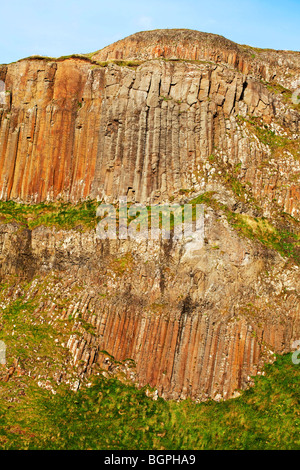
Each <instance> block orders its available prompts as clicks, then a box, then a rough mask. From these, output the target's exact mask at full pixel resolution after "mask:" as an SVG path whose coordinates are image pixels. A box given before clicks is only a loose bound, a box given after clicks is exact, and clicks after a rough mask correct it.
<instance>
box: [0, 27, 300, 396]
mask: <svg viewBox="0 0 300 470" xmlns="http://www.w3.org/2000/svg"><path fill="white" fill-rule="evenodd" d="M91 57H92V58H88V57H84V56H82V57H73V58H65V59H63V58H62V59H58V60H55V59H50V58H48V59H45V58H44V59H43V58H32V59H30V58H29V59H26V60H21V61H19V62H16V63H13V64H9V65H3V66H0V79H2V80H3V81H4V82H5V89H6V95H5V103H4V104H2V105H0V197H1V199H4V200H8V199H13V200H15V201H19V202H27V203H28V202H31V203H36V202H40V201H46V200H58V199H62V200H64V201H71V202H77V201H79V200H81V199H87V198H92V199H96V198H98V199H99V200H105V201H110V202H113V203H115V202H117V201H118V199H119V197H120V196H127V198H128V200H129V201H131V202H139V203H148V204H149V203H153V202H155V203H158V202H170V201H173V200H174V201H175V202H176V201H179V202H186V201H187V200H190V199H191V198H192V197H195V196H197V195H199V194H202V193H210V194H213V195H214V198H215V199H214V202H212V204H211V205H210V206H209V205H208V206H207V207H206V209H205V214H206V218H205V238H204V244H203V243H199V244H198V243H197V242H192V243H191V242H190V243H187V242H186V241H184V240H174V239H172V238H171V240H165V241H154V240H148V241H141V242H137V241H133V240H123V241H120V240H116V241H112V240H106V241H100V240H98V239H97V238H96V232H95V231H87V232H83V233H80V232H78V231H75V230H70V231H62V230H58V229H51V228H49V227H48V228H47V227H37V228H35V229H33V230H30V229H29V228H28V227H26V228H24V227H20V226H19V225H18V224H14V223H11V224H2V225H1V227H0V242H1V260H0V274H1V279H2V280H3V281H4V280H5V279H6V278H8V277H10V276H12V275H14V276H17V278H26V279H28V280H32V279H33V278H35V277H36V276H41V277H44V276H48V275H50V274H51V273H54V274H55V276H56V275H57V281H55V280H54V281H52V282H53V283H54V284H53V289H54V291H55V292H56V294H55V295H56V300H55V299H54V300H53V299H52V300H51V301H49V302H48V301H45V302H44V303H43V305H41V306H40V307H39V308H40V309H43V310H45V309H46V310H47V311H48V310H49V312H55V311H56V309H58V310H59V308H58V304H59V302H58V299H59V298H60V297H61V298H65V296H66V297H68V302H69V303H68V307H67V308H66V309H65V310H64V311H63V312H61V310H59V315H62V318H67V317H68V316H69V315H71V316H72V317H73V318H77V315H80V319H78V322H77V323H76V325H75V328H74V332H73V333H72V335H71V336H70V339H69V341H68V343H67V348H69V350H70V352H71V355H72V358H73V359H72V360H73V361H74V362H75V364H76V365H77V366H78V374H79V376H80V377H84V376H88V375H89V374H90V373H92V370H93V365H94V364H97V363H99V364H101V365H102V366H103V360H106V359H103V354H104V353H103V352H102V351H107V352H108V353H109V354H110V355H112V356H113V357H114V358H115V359H116V360H117V361H124V360H126V359H132V360H134V361H135V363H136V375H134V380H136V381H137V383H138V384H139V385H140V386H143V385H145V384H150V385H151V386H152V387H154V388H155V389H156V390H157V391H158V393H159V395H161V396H163V397H165V398H174V399H182V398H186V397H191V398H193V399H195V400H199V401H201V400H204V399H207V398H209V397H212V398H214V399H220V398H229V397H232V396H234V394H235V393H236V391H237V390H239V389H243V388H245V387H247V386H248V385H249V384H251V376H253V375H255V374H257V373H259V372H260V371H261V369H262V366H263V364H264V363H265V361H268V360H272V354H273V353H274V352H277V353H284V352H288V351H290V348H291V344H292V342H293V341H295V340H297V339H299V335H300V326H299V313H300V311H299V305H300V304H299V282H300V279H299V266H297V264H296V263H295V262H294V261H295V260H294V258H292V259H288V258H287V257H282V256H281V255H280V254H278V252H276V251H275V250H273V249H272V248H271V247H270V248H266V247H264V246H263V245H262V244H261V243H259V242H258V241H256V240H251V239H249V237H248V238H246V237H245V236H243V234H241V233H238V231H237V230H235V229H234V227H233V226H232V225H230V224H229V223H228V217H226V216H225V215H226V211H225V209H224V210H223V212H222V210H221V208H222V207H226V208H229V209H228V210H230V211H231V214H241V215H248V216H249V217H251V219H250V218H249V220H251V223H252V224H255V223H256V222H255V220H256V218H257V217H259V218H260V220H261V221H265V220H268V223H270V222H274V233H277V232H276V230H281V231H282V230H286V231H289V232H291V233H290V239H288V235H287V236H286V237H287V240H288V243H291V240H292V242H295V240H296V238H292V237H291V235H293V236H295V237H296V236H297V233H298V227H299V225H298V219H299V215H300V204H299V200H300V185H299V175H300V164H299V161H300V160H299V157H300V153H299V139H300V135H299V123H300V113H299V106H298V105H297V103H296V104H295V103H294V102H293V101H292V92H293V91H294V90H296V89H297V87H298V86H299V83H300V81H299V80H300V79H299V53H298V52H287V51H266V50H254V49H253V48H249V47H247V46H239V45H237V44H234V43H232V42H231V41H228V40H225V39H224V38H221V37H219V36H214V35H206V34H204V33H199V32H193V31H186V30H170V31H156V32H148V33H138V34H137V35H134V36H132V37H129V38H126V39H124V40H122V41H119V42H117V43H115V44H113V45H111V46H108V47H107V48H104V49H103V50H102V51H98V52H97V53H95V54H92V55H91ZM99 61H108V62H107V63H103V62H99ZM122 61H123V62H122ZM126 61H127V62H126ZM130 61H132V63H131V62H130ZM137 61H138V62H137ZM219 209H220V210H219ZM224 211H225V212H224ZM264 218H267V219H264ZM257 223H258V222H257ZM258 226H259V225H258ZM270 227H271V226H270V225H268V226H267V228H268V230H269V232H270V230H273V229H270ZM275 227H276V229H275ZM256 228H257V227H256ZM250 238H251V237H250ZM258 239H259V240H261V237H260V238H259V237H258ZM295 246H296V242H295ZM275 248H276V246H275ZM281 254H282V253H281ZM55 279H56V278H55ZM34 282H36V283H38V280H35V281H34ZM55 282H56V284H55ZM77 284H78V285H80V286H81V288H80V289H79V290H78V292H77V293H76V295H75V294H74V293H73V291H72V292H71V290H70V286H74V285H77ZM51 285H52V284H51ZM13 292H14V293H15V294H16V293H17V292H18V282H17V281H16V284H15V287H13ZM16 295H17V294H16ZM32 295H34V290H33V291H32ZM38 312H39V310H37V311H36V313H35V314H36V315H37V316H38ZM82 322H85V323H87V324H89V325H91V326H92V328H93V332H91V331H87V330H85V329H82ZM129 375H130V374H129Z"/></svg>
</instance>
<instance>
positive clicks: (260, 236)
mask: <svg viewBox="0 0 300 470" xmlns="http://www.w3.org/2000/svg"><path fill="white" fill-rule="evenodd" d="M234 192H236V193H237V191H234ZM214 194H215V193H214V192H213V191H210V192H206V193H203V194H201V195H199V196H198V197H196V198H195V199H193V200H192V201H190V202H191V204H194V205H195V204H205V205H207V206H209V207H212V208H214V209H215V210H216V211H220V210H221V211H223V212H224V214H225V215H226V217H227V220H228V222H229V223H230V225H231V226H232V227H233V228H234V229H235V230H236V231H237V232H238V233H239V234H241V235H242V236H245V237H247V238H249V239H250V240H256V241H259V242H260V243H262V244H263V245H265V246H267V247H268V248H272V249H273V250H276V251H277V252H278V253H280V254H281V255H282V256H284V257H287V258H291V259H292V260H293V261H294V262H295V263H296V264H298V265H299V266H300V233H297V232H292V231H290V230H288V229H285V230H283V229H279V228H277V227H276V226H275V225H274V224H272V223H271V222H270V221H269V220H268V219H267V218H265V217H251V216H249V215H246V214H239V213H235V212H232V211H231V210H230V209H229V208H228V207H227V206H225V205H224V204H220V203H219V202H218V201H217V200H216V199H214V197H213V196H214Z"/></svg>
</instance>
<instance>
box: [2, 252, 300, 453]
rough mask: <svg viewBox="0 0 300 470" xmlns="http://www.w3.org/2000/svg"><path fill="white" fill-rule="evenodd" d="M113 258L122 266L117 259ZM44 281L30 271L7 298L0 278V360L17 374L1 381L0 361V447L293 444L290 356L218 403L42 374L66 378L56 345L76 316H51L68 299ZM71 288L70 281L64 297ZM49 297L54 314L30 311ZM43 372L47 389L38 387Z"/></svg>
mask: <svg viewBox="0 0 300 470" xmlns="http://www.w3.org/2000/svg"><path fill="white" fill-rule="evenodd" d="M116 263H117V264H119V265H120V266H121V268H122V269H123V267H124V263H125V260H124V259H123V258H120V259H117V260H116ZM126 263H127V261H126ZM51 279H52V278H51V276H50V277H47V278H44V279H35V282H36V281H38V283H37V284H34V286H32V283H26V282H24V283H23V284H22V285H21V286H20V287H21V291H20V293H21V295H20V296H19V297H18V298H17V299H15V300H11V301H10V302H9V298H10V294H9V292H10V289H11V288H12V286H13V285H15V281H16V280H14V281H13V280H12V283H9V282H7V283H6V285H2V286H0V324H1V330H0V340H2V341H4V342H5V344H6V345H7V367H8V368H9V367H11V365H12V364H13V363H14V361H15V360H16V359H17V360H18V363H19V364H20V366H21V369H22V371H23V372H24V373H23V374H19V375H18V374H14V375H12V376H11V378H10V379H9V380H8V381H4V380H3V378H4V377H5V369H4V368H3V366H0V449H1V450H3V449H59V450H60V449H61V450H63V449H74V450H75V449H79V450H80V449H82V450H85V449H111V450H117V449H120V450H121V449H133V450H134V449H149V450H151V449H167V450H180V449H182V450H184V449H298V450H299V449H300V437H299V426H300V408H299V402H300V389H299V378H300V366H299V365H296V364H293V362H292V358H291V354H288V355H285V356H278V358H277V361H276V362H275V363H274V364H273V365H267V366H266V368H265V375H264V376H259V377H256V378H255V385H254V387H252V388H250V389H248V390H246V391H244V392H241V395H240V396H239V397H238V398H235V399H231V400H228V401H222V402H219V403H217V402H214V401H212V400H209V401H207V402H205V403H200V404H196V403H195V402H193V401H191V400H189V399H188V400H186V401H182V402H175V401H165V400H163V399H162V398H158V399H157V400H156V401H155V400H152V399H151V398H149V397H147V396H146V393H145V392H146V388H142V389H137V388H136V387H135V386H134V385H128V384H124V383H121V382H120V381H118V380H117V379H116V378H113V377H111V378H105V377H104V376H103V375H94V376H93V377H92V378H90V379H89V380H90V382H91V384H90V386H87V385H84V384H83V385H82V387H81V388H80V389H79V391H77V392H73V391H71V390H70V388H69V386H68V385H67V384H65V383H61V384H60V385H57V383H56V382H55V381H54V380H53V379H51V377H52V375H51V374H52V373H55V372H57V371H59V370H61V368H63V369H64V370H65V371H66V373H67V374H69V376H71V377H72V378H74V369H72V366H71V364H70V363H68V362H67V361H66V358H67V357H68V356H67V349H66V348H65V347H64V346H63V345H62V343H64V344H65V343H66V341H67V339H68V338H69V336H70V334H74V330H73V325H74V322H75V321H78V318H77V319H76V320H75V319H74V318H69V319H68V320H60V313H61V312H62V310H63V308H67V307H68V304H67V302H66V299H68V301H71V300H72V299H73V301H74V297H72V296H71V297H66V299H65V298H64V296H63V295H61V297H60V298H58V297H57V289H55V285H56V284H55V283H56V282H58V281H59V279H57V278H55V277H54V278H53V279H52V280H51ZM51 282H53V283H54V284H53V285H52V284H51ZM79 288H80V286H77V287H76V286H74V292H73V295H76V292H78V289H79ZM13 289H14V290H15V288H13ZM36 289H38V290H37V291H36ZM54 297H55V303H56V304H57V308H56V310H55V312H53V314H51V315H49V312H48V311H47V309H46V310H45V309H43V308H40V309H39V310H38V311H36V306H37V305H40V306H41V301H43V302H44V305H46V302H47V300H51V299H53V300H54ZM4 303H5V308H4V305H3V304H4ZM153 308H155V309H161V308H163V305H162V304H156V305H153ZM50 320H51V321H50ZM81 320H82V319H81ZM83 327H84V328H86V327H88V328H89V329H90V328H91V327H90V325H88V324H85V323H83ZM72 371H73V372H72ZM96 371H97V369H96ZM45 374H46V376H47V377H48V380H49V383H50V385H51V386H52V387H53V390H54V392H56V393H53V392H52V391H51V390H47V389H45V388H41V387H40V386H38V383H39V381H40V380H43V376H44V375H45ZM40 376H42V379H40Z"/></svg>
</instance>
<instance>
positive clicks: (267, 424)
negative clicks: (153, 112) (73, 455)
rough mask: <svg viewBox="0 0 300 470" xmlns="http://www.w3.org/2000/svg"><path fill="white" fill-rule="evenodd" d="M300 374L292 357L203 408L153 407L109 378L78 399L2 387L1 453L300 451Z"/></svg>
mask: <svg viewBox="0 0 300 470" xmlns="http://www.w3.org/2000/svg"><path fill="white" fill-rule="evenodd" d="M299 372H300V368H299V365H298V366H297V365H294V364H293V363H292V361H291V355H286V356H284V357H279V358H278V359H277V362H276V363H275V364H273V365H272V366H267V367H266V375H265V376H261V377H259V378H256V381H255V382H256V383H255V386H254V387H253V388H252V389H249V390H247V391H246V392H243V393H242V395H241V396H240V397H239V398H236V399H232V400H228V401H225V402H220V403H216V402H214V401H208V402H206V403H201V404H196V403H194V402H192V401H191V400H186V401H184V402H180V403H177V402H173V401H170V402H167V401H164V400H163V399H161V398H159V399H158V400H157V401H153V400H152V399H150V398H148V397H147V396H146V395H145V390H144V389H141V390H138V389H136V388H135V387H133V386H128V385H124V384H122V383H120V382H119V381H118V380H116V379H105V378H104V377H103V376H98V377H96V378H94V380H93V381H92V386H91V387H89V388H87V387H83V388H81V389H80V390H79V391H78V392H72V391H70V390H69V389H68V388H67V386H65V385H60V387H59V388H58V391H57V393H56V394H55V395H53V394H52V393H51V392H50V391H47V390H45V389H41V388H39V387H37V386H36V384H35V383H34V381H33V380H32V379H29V378H23V377H22V378H20V379H19V384H12V383H10V382H7V383H4V384H2V383H1V384H0V387H1V401H0V448H1V449H74V450H75V449H111V450H116V449H132V450H134V449H148V450H149V449H167V450H179V449H243V450H246V449H253V450H254V449H298V450H299V449H300V437H299V426H300V408H299V401H300V392H299V378H300V375H299ZM26 380H27V384H26V389H25V395H21V396H18V394H17V392H18V388H19V387H18V385H19V386H20V382H22V381H23V382H25V381H26ZM13 394H14V396H15V397H17V399H16V400H14V401H8V400H7V397H9V396H13Z"/></svg>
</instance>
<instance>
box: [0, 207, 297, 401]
mask: <svg viewBox="0 0 300 470" xmlns="http://www.w3.org/2000/svg"><path fill="white" fill-rule="evenodd" d="M206 221H207V222H206V224H205V238H206V239H205V243H204V245H200V244H199V243H198V244H196V245H195V246H194V248H193V249H192V248H191V245H190V243H191V242H189V243H187V242H185V241H184V240H177V241H175V240H172V239H171V240H161V241H155V240H148V241H146V240H144V241H141V242H132V241H129V240H123V241H120V240H115V241H111V240H106V241H100V240H98V239H97V238H96V235H95V232H94V231H92V232H86V233H79V232H76V231H69V232H65V231H57V230H55V229H49V228H46V227H39V228H36V229H34V230H33V231H31V230H27V231H26V230H25V231H24V230H23V231H20V229H19V226H18V225H17V224H15V225H14V224H9V225H2V226H1V266H0V273H1V276H2V278H4V279H6V280H7V279H8V278H9V275H14V276H16V275H17V277H18V278H22V277H23V278H24V275H25V277H26V278H27V279H33V278H35V281H34V283H35V288H33V289H32V290H33V293H32V295H34V294H35V292H36V289H37V288H38V285H39V284H42V283H45V281H43V277H44V276H47V275H49V274H51V273H54V277H55V280H54V282H53V281H52V283H53V285H52V287H51V289H50V291H51V292H52V295H51V296H49V298H47V297H46V296H45V295H44V296H43V297H42V299H41V303H40V305H39V306H38V307H37V308H36V309H35V318H36V321H38V318H39V313H38V312H39V311H40V310H42V311H43V312H45V311H47V312H49V315H50V313H51V318H52V316H53V315H54V316H59V318H61V319H62V320H66V319H68V318H74V319H76V323H75V326H74V329H73V331H72V334H71V335H70V337H69V340H68V342H67V344H66V348H67V349H69V351H70V353H71V356H72V359H71V360H72V363H74V364H75V366H76V367H77V369H78V376H79V378H80V379H83V378H84V377H88V376H89V374H91V373H92V372H93V370H94V369H93V368H94V367H95V366H96V365H98V367H101V368H102V369H103V368H104V366H105V364H103V361H105V360H106V361H107V360H108V361H110V356H109V355H112V356H113V357H114V359H115V360H116V361H126V360H129V359H131V360H133V361H134V362H135V364H136V372H135V375H134V378H135V380H136V382H137V384H138V385H139V386H144V385H147V384H149V385H150V386H151V387H153V388H154V389H155V390H157V392H158V394H159V395H160V396H163V397H165V398H166V399H170V398H172V399H184V398H187V397H191V398H192V399H194V400H197V401H202V400H205V399H207V398H214V399H217V400H218V399H220V398H225V399H226V398H230V397H232V396H236V394H237V393H238V392H239V391H240V390H241V389H245V388H246V387H247V386H249V385H251V383H252V377H253V376H254V375H256V374H257V373H260V372H261V370H262V367H263V364H264V363H265V362H266V361H272V360H273V354H274V353H285V352H288V351H289V350H290V347H291V345H292V343H293V341H295V340H296V339H297V338H299V334H300V322H299V319H300V315H299V314H300V311H299V305H300V302H299V279H300V277H299V267H297V266H293V264H290V265H287V264H286V262H285V261H284V260H283V259H282V258H281V257H280V256H279V255H277V254H276V253H274V252H273V251H272V250H267V249H264V248H262V247H261V246H260V245H258V244H255V243H253V242H252V241H250V240H248V241H247V240H246V239H243V238H241V237H239V236H238V235H237V234H236V232H235V231H234V230H233V229H232V228H230V227H229V226H228V224H227V223H226V221H225V220H223V219H220V218H218V217H217V216H216V215H215V214H214V213H213V211H212V210H208V211H207V214H206ZM216 244H218V246H216ZM14 279H16V278H14ZM14 283H15V287H14V290H15V291H17V290H18V289H19V287H18V284H17V283H16V281H15V280H14ZM47 284H48V283H47ZM49 285H50V286H51V283H49ZM76 285H78V286H79V287H78V288H77V289H76ZM71 288H72V289H71ZM27 297H28V296H27ZM66 299H67V300H68V302H66ZM61 304H62V305H63V310H62V309H61V307H60V305H61ZM86 325H89V328H88V329H87V328H86ZM107 353H109V355H108V354H107ZM107 356H108V359H107ZM105 358H106V359H105ZM25 369H26V367H25Z"/></svg>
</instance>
